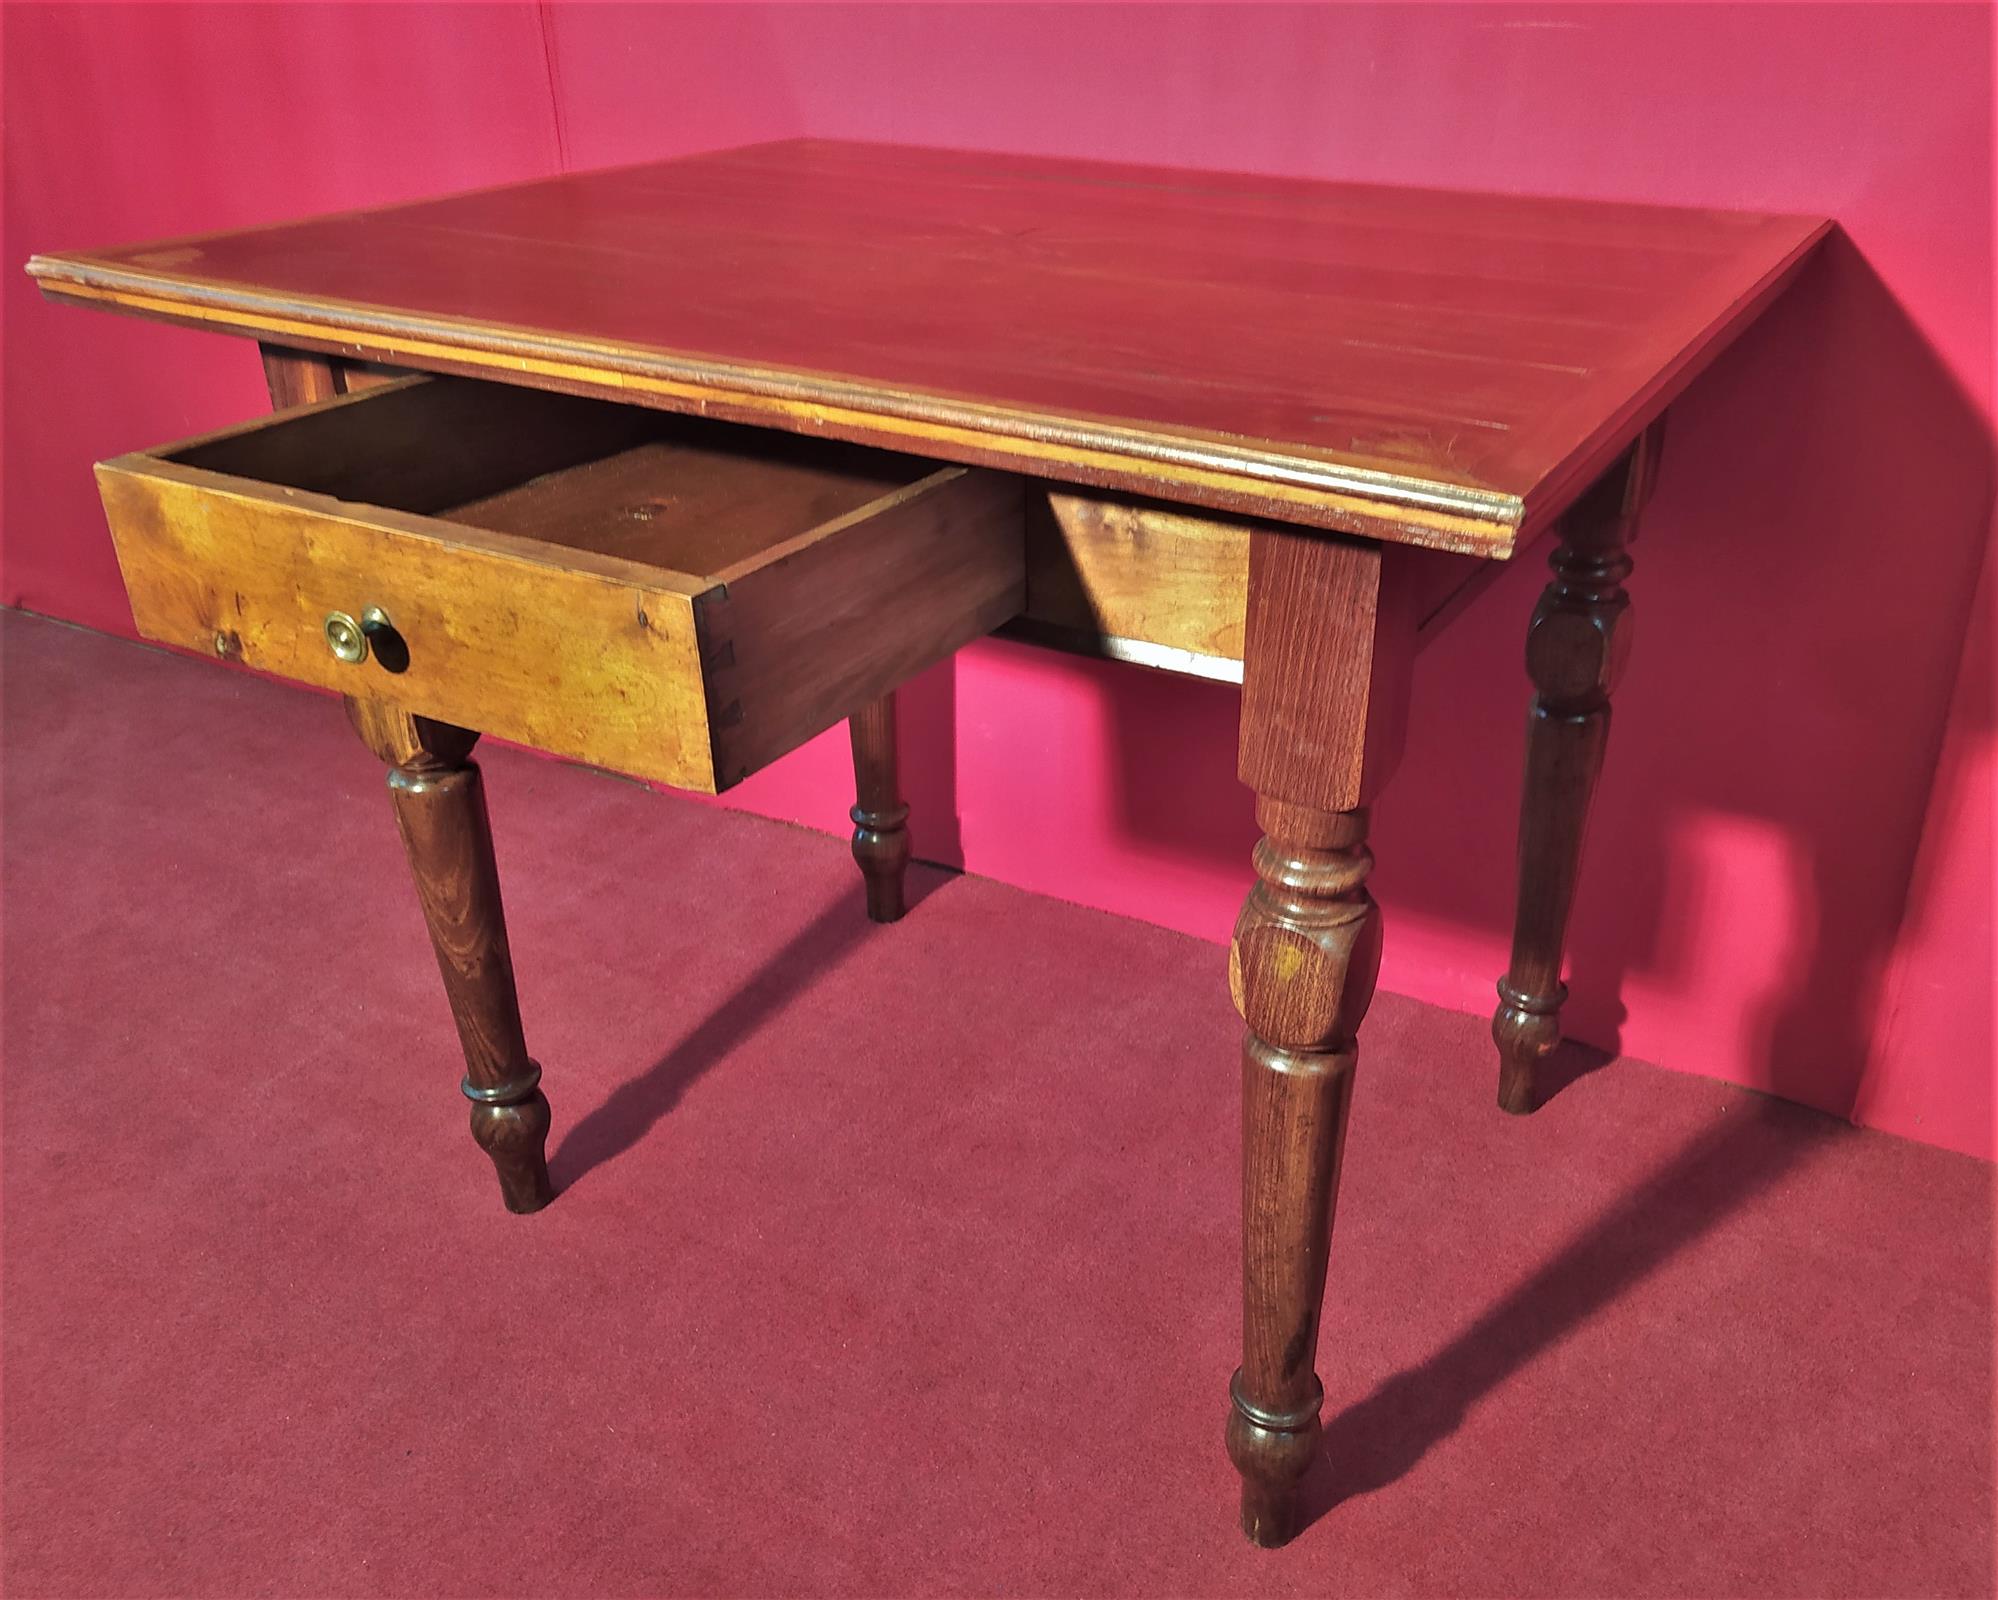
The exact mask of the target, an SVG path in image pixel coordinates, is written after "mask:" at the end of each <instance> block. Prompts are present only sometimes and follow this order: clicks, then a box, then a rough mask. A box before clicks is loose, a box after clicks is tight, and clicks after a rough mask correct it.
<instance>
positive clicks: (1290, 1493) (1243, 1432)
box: [1228, 1369, 1323, 1550]
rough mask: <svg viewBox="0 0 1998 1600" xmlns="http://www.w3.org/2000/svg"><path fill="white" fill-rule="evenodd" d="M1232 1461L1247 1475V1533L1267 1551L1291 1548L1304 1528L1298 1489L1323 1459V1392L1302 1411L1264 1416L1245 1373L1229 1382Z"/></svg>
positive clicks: (1244, 1485) (1244, 1504) (1244, 1498)
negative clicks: (1247, 1391)
mask: <svg viewBox="0 0 1998 1600" xmlns="http://www.w3.org/2000/svg"><path fill="white" fill-rule="evenodd" d="M1228 1397H1229V1399H1230V1401H1231V1402H1232V1405H1231V1406H1230V1409H1229V1412H1228V1459H1229V1460H1231V1461H1232V1462H1234V1463H1235V1470H1236V1471H1237V1472H1239V1473H1241V1475H1242V1532H1243V1533H1244V1534H1245V1535H1247V1537H1248V1540H1249V1542H1250V1543H1251V1544H1259V1545H1261V1546H1263V1548H1264V1549H1266V1550H1274V1549H1275V1548H1276V1547H1277V1546H1278V1545H1285V1544H1289V1543H1290V1541H1291V1540H1292V1539H1294V1538H1296V1537H1297V1535H1298V1533H1299V1532H1300V1531H1302V1528H1303V1522H1304V1518H1303V1507H1302V1506H1301V1504H1300V1503H1299V1498H1298V1485H1299V1484H1300V1483H1301V1482H1302V1481H1303V1478H1304V1475H1305V1473H1306V1472H1308V1471H1310V1470H1311V1463H1312V1462H1313V1461H1314V1460H1316V1459H1317V1456H1318V1434H1319V1423H1318V1410H1319V1406H1320V1404H1321V1403H1322V1399H1323V1391H1318V1392H1317V1393H1316V1395H1315V1396H1314V1398H1313V1399H1312V1401H1311V1403H1310V1405H1309V1406H1308V1407H1307V1408H1306V1409H1305V1410H1304V1411H1302V1412H1293V1413H1291V1414H1290V1415H1289V1416H1287V1417H1278V1416H1273V1415H1270V1414H1268V1413H1265V1412H1262V1411H1259V1410H1257V1409H1256V1407H1255V1406H1254V1405H1252V1404H1251V1403H1250V1402H1249V1401H1248V1400H1246V1399H1245V1398H1244V1397H1243V1395H1242V1374H1241V1371H1240V1369H1237V1370H1236V1373H1235V1376H1234V1377H1233V1378H1231V1379H1230V1380H1229V1382H1228Z"/></svg>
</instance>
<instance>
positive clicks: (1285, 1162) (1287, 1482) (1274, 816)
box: [1227, 529, 1415, 1545]
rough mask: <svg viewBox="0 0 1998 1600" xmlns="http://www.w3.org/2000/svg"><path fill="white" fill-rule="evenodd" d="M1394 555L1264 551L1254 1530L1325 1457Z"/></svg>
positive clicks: (1250, 1465) (1254, 661) (1249, 697)
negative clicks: (1321, 1415)
mask: <svg viewBox="0 0 1998 1600" xmlns="http://www.w3.org/2000/svg"><path fill="white" fill-rule="evenodd" d="M1404 570H1405V569H1404V568H1402V567H1401V566H1400V564H1399V558H1398V557H1397V556H1395V555H1393V554H1391V553H1387V552H1384V551H1383V550H1382V549H1381V547H1379V546H1377V545H1367V544H1362V543H1359V542H1356V541H1350V540H1342V539H1338V538H1335V537H1332V536H1329V535H1323V534H1309V533H1304V532H1301V531H1297V532H1293V531H1290V530H1279V529H1268V530H1258V531H1257V532H1255V533H1254V534H1253V535H1252V536H1251V540H1250V546H1249V595H1248V609H1247V617H1246V633H1245V639H1244V657H1243V667H1242V742H1241V764H1240V772H1241V776H1242V779H1243V781H1244V782H1245V783H1247V784H1248V785H1249V786H1250V787H1251V788H1253V789H1254V790H1255V791H1256V820H1257V822H1258V824H1259V825H1260V826H1261V828H1262V830H1263V839H1262V842H1261V843H1260V844H1258V845H1257V846H1256V850H1255V857H1254V859H1255V869H1256V883H1255V885H1254V887H1253V888H1251V889H1250V891H1249V896H1248V900H1247V901H1246V902H1245V903H1244V905H1243V907H1242V914H1241V916H1240V917H1239V918H1238V919H1237V921H1236V924H1235V936H1234V940H1233V943H1232V945H1231V947H1230V950H1229V957H1228V978H1229V987H1230V988H1231V990H1232V991H1233V994H1234V999H1235V1007H1236V1009H1237V1010H1238V1011H1240V1012H1241V1014H1242V1018H1243V1020H1244V1021H1245V1022H1246V1023H1247V1024H1248V1035H1247V1037H1246V1038H1245V1039H1244V1041H1243V1044H1242V1062H1241V1074H1242V1364H1241V1367H1240V1368H1239V1369H1238V1370H1237V1371H1236V1373H1235V1376H1234V1378H1233V1380H1232V1381H1231V1382H1230V1383H1229V1386H1228V1391H1229V1399H1230V1401H1231V1404H1230V1406H1229V1410H1228V1428H1227V1441H1228V1454H1229V1457H1230V1459H1232V1460H1233V1461H1234V1463H1235V1467H1236V1469H1237V1470H1238V1471H1239V1472H1240V1473H1241V1475H1242V1531H1243V1532H1244V1533H1246V1534H1247V1535H1248V1536H1249V1538H1250V1539H1252V1540H1253V1541H1254V1542H1255V1543H1257V1544H1260V1545H1279V1544H1283V1543H1284V1542H1285V1541H1287V1540H1288V1539H1290V1538H1291V1537H1292V1536H1293V1535H1294V1534H1296V1533H1297V1531H1298V1529H1299V1527H1300V1525H1301V1523H1302V1507H1301V1503H1300V1497H1299V1487H1300V1482H1301V1480H1302V1479H1303V1477H1304V1474H1305V1471H1306V1469H1307V1468H1309V1467H1310V1465H1311V1462H1312V1458H1313V1457H1314V1456H1315V1455H1316V1454H1317V1450H1318V1438H1319V1421H1318V1412H1319V1407H1320V1406H1321V1405H1322V1404H1323V1402H1324V1389H1323V1388H1322V1386H1321V1385H1320V1382H1319V1378H1318V1373H1317V1353H1318V1321H1319V1311H1320V1306H1321V1304H1322V1302H1323V1300H1324V1295H1325V1278H1326V1266H1327V1259H1328V1255H1329V1252H1330V1249H1331V1243H1332V1214H1333V1205H1334V1201H1335V1200H1336V1198H1337V1195H1338V1190H1339V1164H1340V1159H1341V1156H1342V1155H1343V1153H1344V1150H1345V1143H1346V1120H1347V1113H1348V1111H1349V1109H1350V1107H1351V1105H1352V1095H1353V1073H1354V1065H1355V1063H1356V1062H1357V1060H1358V1058H1359V1043H1358V1030H1359V1026H1360V1019H1361V1018H1362V1017H1363V1016H1365V1015H1366V1011H1367V1004H1368V1002H1369V1001H1370V1000H1371V999H1372V997H1373V992H1374V978H1375V975H1376V973H1377V972H1378V970H1379V967H1380V953H1381V921H1380V914H1379V913H1378V911H1376V909H1375V907H1374V902H1373V899H1372V897H1371V896H1370V895H1369V894H1368V893H1367V887H1366V885H1367V875H1368V873H1369V872H1370V871H1371V870H1372V868H1373V856H1372V853H1371V852H1370V851H1369V850H1368V849H1367V810H1366V807H1367V805H1368V802H1369V801H1370V800H1371V799H1372V797H1373V796H1374V794H1375V793H1376V792H1377V791H1378V790H1379V788H1380V787H1381V785H1382V783H1383V782H1384V781H1385V779H1386V777H1387V775H1388V773H1389V772H1390V771H1391V770H1392V769H1393V766H1394V764H1395V762H1396V760H1397V759H1398V757H1399V754H1400V745H1401V728H1402V721H1403V712H1404V707H1405V703H1406V696H1407V687H1408V675H1409V663H1410V661H1411V659H1412V657H1413V654H1414V637H1415V630H1414V621H1413V617H1412V614H1411V611H1410V608H1409V606H1408V603H1407V591H1406V589H1405V586H1404V585H1402V583H1401V582H1400V576H1399V575H1400V574H1401V573H1402V572H1403V571H1404Z"/></svg>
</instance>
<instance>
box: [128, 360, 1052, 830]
mask: <svg viewBox="0 0 1998 1600" xmlns="http://www.w3.org/2000/svg"><path fill="white" fill-rule="evenodd" d="M97 474H98V481H99V486H100V488H101V489H102V491H103V495H104V509H105V513H106V515H107V516H108V517H109V519H110V523H111V533H112V537H113V539H114V540H115V541H116V543H117V547H118V561H119V565H120V566H121V567H122V568H123V570H124V575H125V587H126V589H127V590H128V591H129V593H130V595H131V600H132V614H133V616H134V617H135V618H136V619H137V622H138V625H139V631H140V632H141V633H143V634H144V635H145V636H146V637H147V638H150V639H158V640H160V641H162V642H163V643H167V644H176V645H183V646H187V647H190V648H193V649H198V650H203V651H208V652H212V653H214V654H216V655H220V656H224V657H227V658H229V659H233V660H241V661H245V662H248V663H249V664H250V665H251V666H255V667H260V668H262V669H264V670H266V671H269V672H273V673H277V674H279V675H280V676H283V677H286V678H293V679H297V680H298V681H300V682H302V683H312V684H318V685H320V686H321V687H323V688H328V689H337V690H339V691H340V692H341V693H343V694H348V695H353V696H356V697H359V698H363V699H367V698H373V699H380V700H388V701H393V702H394V703H395V704H397V705H399V706H401V707H402V708H404V709H405V710H408V711H412V712H415V713H417V714H419V715H421V716H427V717H434V718H437V719H440V720H442V721H446V722H454V723H457V724H459V725H461V726H463V727H468V728H475V729H478V730H479V731H481V732H485V733H492V734H496V735H499V736H501V737H503V738H507V739H515V740H518V741H520V742H521V743H523V744H529V745H533V746H535V747H537V748H539V749H543V750H548V751H552V752H554V753H555V754H558V755H565V756H571V757H574V758H576V759H578V760H582V761H587V762H591V763H593V764H595V765H598V766H604V767H610V768H614V769H616V770H618V771H621V772H629V773H633V774H635V775H637V776H640V777H645V778H654V779H658V780H659V781H661V782H664V783H670V784H674V785H677V786H679V787H682V788H687V789H700V790H706V791H709V792H713V791H716V790H720V789H725V788H727V787H728V786H729V785H730V784H732V783H735V782H737V781H738V780H739V779H741V778H743V777H745V776H746V775H748V774H749V773H751V772H754V771H755V770H756V769H757V768H758V767H761V766H763V765H765V764H766V763H768V762H770V761H773V760H775V759H776V758H777V757H778V756H780V755H783V754H784V753H785V752H786V751H788V750H791V749H793V748H795V747H796V746H797V745H799V744H802V743H803V742H804V741H805V740H807V739H809V738H811V737H812V736H813V735H814V734H816V733H819V732H821V731H822V730H824V729H825V728H828V727H830V726H832V725H833V724H834V723H836V722H837V721H839V720H840V719H841V718H842V717H845V716H847V715H848V714H849V713H851V712H853V711H854V710H856V709H858V708H859V707H860V706H862V705H864V704H866V703H867V702H868V701H869V700H871V699H873V698H874V697H876V696H877V695H880V694H883V693H885V692H886V691H888V690H889V689H892V688H894V687H895V685H896V684H898V683H900V682H901V681H902V680H903V679H905V678H907V677H909V676H910V675H911V674H913V673H916V672H919V671H921V670H922V669H923V668H924V667H926V666H929V665H930V664H931V663H932V662H935V661H938V660H940V659H942V658H943V657H944V656H947V655H949V654H950V653H951V652H952V651H953V650H955V649H957V648H958V647H959V646H960V645H963V644H965V643H967V642H969V641H970V640H972V639H974V638H976V637H978V636H979V635H981V634H983V633H986V632H989V631H990V630H991V629H993V628H995V627H997V626H998V625H999V624H1000V623H1002V622H1005V621H1006V620H1007V619H1008V618H1010V617H1012V616H1013V615H1014V614H1015V613H1016V612H1018V611H1019V609H1020V605H1021V600H1022V591H1023V587H1024V564H1023V555H1022V537H1023V536H1022V526H1023V504H1022V491H1021V486H1020V483H1019V480H1017V479H1015V478H1012V477H1009V476H1007V475H1005V474H1002V473H992V472H980V471H975V470H968V469H965V468H961V467H946V468H941V469H940V468H938V467H937V466H936V464H935V463H933V462H927V461H921V460H917V459H914V458H911V457H906V456H898V455H893V454H889V453H887V452H884V451H879V450H868V449H863V448H861V447H858V446H852V445H844V444H837V443H832V442H829V441H824V440H816V439H806V438H800V437H796V436H793V435H789V434H775V433H767V432H763V431H761V430H757V429H751V428H741V427H734V426H730V425H727V424H722V423H715V422H708V421H704V420H701V419H698V418H691V417H679V416H672V415H669V414H666V413H663V412H657V411H647V410H643V409H640V408H638V407H633V406H621V405H615V404H611V403H607V402H604V401H597V400H583V399H577V398H574V397H572V396H568V395H559V394H547V393H542V392H540V391H537V390H531V389H520V388H514V387H511V386H508V385H503V384H489V383H476V382H471V381H468V380H463V379H456V378H410V379H405V380H401V381H398V382H395V383H391V384H387V385H384V386H382V387H380V388H376V389H371V390H369V391H367V392H365V393H363V394H358V395H351V396H348V397H346V398H343V399H339V400H333V401H329V402H327V403H326V404H323V405H316V406H307V407H301V408H299V409H297V410H293V411H287V412H282V413H280V414H278V415H276V416H273V417H270V418H266V419H264V420H261V421H258V422H255V423H252V424H249V425H248V426H245V427H240V428H233V429H230V430H228V431H227V432H223V433H218V434H211V435H209V436H207V437H206V438H201V439H194V440H190V441H188V442H186V443H183V444H176V445H169V446H167V447H165V448H164V449H161V450H156V451H150V452H147V453H144V454H140V455H129V456H121V457H120V458H118V459H117V460H115V461H108V462H105V463H104V464H102V465H101V466H99V467H98V469H97Z"/></svg>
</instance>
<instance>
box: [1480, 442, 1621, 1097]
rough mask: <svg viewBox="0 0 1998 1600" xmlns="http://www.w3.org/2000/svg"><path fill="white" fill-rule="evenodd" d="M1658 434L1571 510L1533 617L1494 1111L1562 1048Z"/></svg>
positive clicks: (1529, 1086) (1527, 1088) (1495, 1027)
mask: <svg viewBox="0 0 1998 1600" xmlns="http://www.w3.org/2000/svg"><path fill="white" fill-rule="evenodd" d="M1659 438H1660V435H1659V430H1658V428H1657V427H1654V428H1653V430H1652V431H1651V432H1650V433H1647V434H1646V435H1645V436H1644V438H1643V439H1642V440H1641V441H1640V442H1639V443H1638V445H1637V446H1636V447H1635V448H1634V449H1633V450H1632V451H1631V453H1630V454H1629V455H1628V456H1626V457H1625V458H1624V460H1623V461H1622V462H1620V463H1619V464H1618V466H1617V467H1616V468H1614V469H1613V470H1612V471H1611V472H1609V473H1608V474H1606V475H1605V476H1604V478H1603V479H1602V480H1601V481H1599V482H1598V483H1597V484H1596V485H1595V486H1594V487H1593V488H1592V489H1591V490H1590V491H1589V493H1588V494H1586V495H1585V496H1583V498H1582V499H1581V500H1580V501H1579V502H1577V504H1576V505H1575V507H1574V509H1573V510H1571V511H1570V512H1569V513H1568V516H1567V517H1566V519H1565V520H1564V521H1563V524H1562V530H1561V543H1560V544H1559V545H1558V546H1557V547H1556V549H1555V551H1554V555H1553V557H1552V559H1551V561H1550V562H1549V565H1550V566H1552V568H1553V569H1554V581H1553V582H1552V583H1550V584H1548V586H1547V588H1546V590H1545V592H1544V593H1543V594H1542V595H1541V597H1540V603H1539V605H1538V606H1536V607H1535V608H1534V612H1533V621H1532V624H1531V626H1530V627H1529V628H1528V630H1527V636H1526V670H1527V674H1528V675H1529V676H1530V677H1531V678H1532V680H1533V687H1534V699H1533V706H1532V709H1531V710H1530V711H1529V712H1528V713H1527V719H1526V781H1525V785H1524V792H1523V795H1522V798H1521V801H1520V812H1519V900H1518V904H1517V910H1516V912H1515V914H1514V920H1513V933H1512V959H1511V963H1510V965H1509V966H1508V967H1507V969H1506V975H1505V976H1504V977H1503V978H1501V979H1500V980H1499V986H1498V992H1499V1006H1498V1011H1497V1013H1496V1015H1494V1017H1493V1018H1492V1038H1493V1040H1494V1041H1495V1042H1496V1043H1497V1045H1498V1052H1499V1088H1498V1103H1499V1105H1500V1107H1501V1108H1502V1109H1504V1110H1506V1111H1510V1112H1514V1113H1520V1112H1527V1111H1531V1110H1532V1109H1533V1105H1534V1077H1535V1069H1536V1068H1537V1067H1538V1066H1539V1064H1540V1063H1541V1062H1542V1061H1544V1060H1546V1058H1547V1057H1548V1056H1549V1055H1551V1054H1552V1053H1553V1050H1554V1047H1555V1046H1556V1045H1557V1044H1559V1043H1560V1042H1561V1015H1560V1013H1561V1006H1562V1003H1563V1002H1564V1001H1565V1000H1566V999H1567V998H1568V990H1567V986H1566V985H1565V984H1563V983H1562V982H1561V957H1562V951H1563V947H1564V945H1565V943H1566V940H1567V935H1568V913H1569V910H1570V908H1571V907H1572V906H1573V904H1574V900H1575V880H1576V876H1577V874H1578V872H1579V870H1580V867H1581V860H1582V838H1583V834H1584V833H1585V831H1586V829H1587V826H1588V819H1589V803H1590V801H1591V800H1592V799H1593V798H1594V796H1595V791H1596V779H1597V777H1598V775H1599V774H1600V773H1601V771H1602V765H1603V750H1604V748H1605V747H1606V746H1607V744H1608V742H1609V723H1610V692H1611V690H1612V689H1614V688H1615V686H1616V680H1617V677H1618V675H1619V674H1620V673H1621V672H1622V670H1623V662H1624V658H1625V656H1626V655H1627V654H1628V652H1629V644H1630V635H1629V629H1628V627H1627V626H1621V627H1620V626H1619V624H1620V623H1622V621H1623V618H1624V615H1625V613H1626V612H1628V610H1629V609H1630V597H1629V595H1627V594H1626V593H1625V592H1624V588H1623V580H1624V579H1625V578H1627V577H1629V576H1630V570H1631V561H1630V557H1629V555H1628V554H1627V553H1626V552H1625V549H1624V547H1625V546H1626V545H1627V544H1628V543H1629V542H1630V540H1631V539H1632V538H1634V537H1635V536H1636V532H1637V514H1638V511H1639V510H1640V509H1641V508H1642V505H1643V502H1644V499H1645V497H1646V496H1647V495H1648V493H1649V491H1650V486H1651V482H1652V479H1653V477H1654V475H1655V473H1656V470H1657V458H1658V446H1659Z"/></svg>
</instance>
